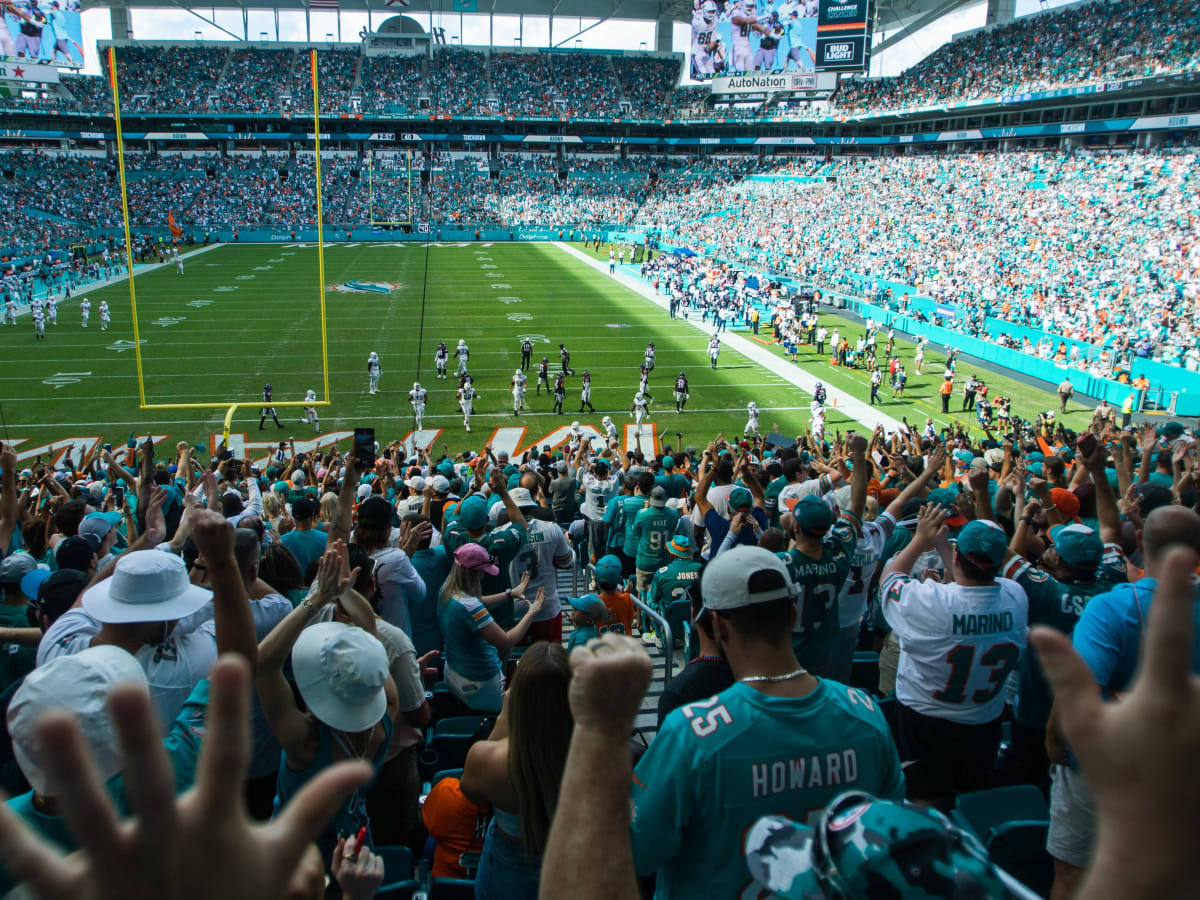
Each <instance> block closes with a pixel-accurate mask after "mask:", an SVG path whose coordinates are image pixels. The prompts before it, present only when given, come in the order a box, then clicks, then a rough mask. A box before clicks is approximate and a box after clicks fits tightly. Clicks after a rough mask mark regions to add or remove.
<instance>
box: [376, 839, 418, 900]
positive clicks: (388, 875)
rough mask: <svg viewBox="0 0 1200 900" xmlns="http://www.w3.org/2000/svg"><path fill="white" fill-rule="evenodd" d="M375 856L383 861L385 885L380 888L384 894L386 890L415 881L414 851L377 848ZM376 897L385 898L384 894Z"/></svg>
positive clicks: (390, 847) (393, 847)
mask: <svg viewBox="0 0 1200 900" xmlns="http://www.w3.org/2000/svg"><path fill="white" fill-rule="evenodd" d="M375 855H376V856H378V857H379V858H380V859H382V860H383V884H382V885H381V886H380V891H381V892H382V891H383V890H384V889H386V888H390V887H396V886H399V885H402V884H406V883H408V882H412V883H413V884H416V882H415V881H413V860H412V851H411V850H409V849H408V848H407V847H401V846H399V845H396V846H385V847H376V848H375ZM376 896H383V894H382V893H380V894H377V895H376Z"/></svg>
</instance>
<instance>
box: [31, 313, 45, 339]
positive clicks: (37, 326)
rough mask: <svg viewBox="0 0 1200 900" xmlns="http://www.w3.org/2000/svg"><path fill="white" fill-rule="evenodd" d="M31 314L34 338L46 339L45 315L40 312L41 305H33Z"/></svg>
mask: <svg viewBox="0 0 1200 900" xmlns="http://www.w3.org/2000/svg"><path fill="white" fill-rule="evenodd" d="M32 315H33V337H34V340H38V341H44V340H45V339H46V316H45V315H44V314H43V313H42V310H41V307H34V309H33V314H32Z"/></svg>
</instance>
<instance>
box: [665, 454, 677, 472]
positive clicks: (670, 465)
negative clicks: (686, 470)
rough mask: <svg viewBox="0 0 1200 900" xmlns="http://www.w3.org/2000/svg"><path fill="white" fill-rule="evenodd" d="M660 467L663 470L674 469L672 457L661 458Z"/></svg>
mask: <svg viewBox="0 0 1200 900" xmlns="http://www.w3.org/2000/svg"><path fill="white" fill-rule="evenodd" d="M662 467H663V468H664V469H673V468H675V459H674V457H671V456H664V457H663V458H662Z"/></svg>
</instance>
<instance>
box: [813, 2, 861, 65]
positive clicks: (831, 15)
mask: <svg viewBox="0 0 1200 900" xmlns="http://www.w3.org/2000/svg"><path fill="white" fill-rule="evenodd" d="M816 49H817V59H816V69H817V71H818V72H820V71H826V72H865V71H866V70H867V66H868V64H869V63H870V59H871V0H821V4H820V7H819V10H818V12H817V48H816Z"/></svg>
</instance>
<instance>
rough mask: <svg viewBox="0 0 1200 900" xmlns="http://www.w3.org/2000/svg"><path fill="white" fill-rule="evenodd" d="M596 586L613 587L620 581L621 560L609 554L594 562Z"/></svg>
mask: <svg viewBox="0 0 1200 900" xmlns="http://www.w3.org/2000/svg"><path fill="white" fill-rule="evenodd" d="M595 572H596V584H602V585H604V586H605V587H614V586H615V585H617V584H618V583H619V582H620V581H621V560H619V559H618V558H617V557H615V556H613V555H612V554H611V553H610V554H608V555H607V556H602V557H600V559H598V560H597V561H596V570H595Z"/></svg>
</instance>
